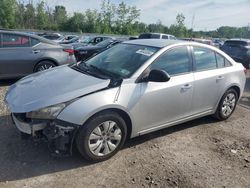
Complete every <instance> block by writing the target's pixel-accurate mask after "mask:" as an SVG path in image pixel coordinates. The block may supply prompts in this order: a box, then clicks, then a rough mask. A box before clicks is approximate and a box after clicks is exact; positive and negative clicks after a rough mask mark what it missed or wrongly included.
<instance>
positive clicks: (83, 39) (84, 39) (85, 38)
mask: <svg viewBox="0 0 250 188" xmlns="http://www.w3.org/2000/svg"><path fill="white" fill-rule="evenodd" d="M92 39H93V37H84V38H82V39H81V42H82V43H89V42H90V41H91V40H92Z"/></svg>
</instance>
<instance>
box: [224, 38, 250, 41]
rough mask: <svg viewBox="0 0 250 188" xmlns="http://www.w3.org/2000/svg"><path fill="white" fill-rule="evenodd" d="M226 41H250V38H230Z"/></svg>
mask: <svg viewBox="0 0 250 188" xmlns="http://www.w3.org/2000/svg"><path fill="white" fill-rule="evenodd" d="M226 41H243V42H250V39H237V38H235V39H229V40H226Z"/></svg>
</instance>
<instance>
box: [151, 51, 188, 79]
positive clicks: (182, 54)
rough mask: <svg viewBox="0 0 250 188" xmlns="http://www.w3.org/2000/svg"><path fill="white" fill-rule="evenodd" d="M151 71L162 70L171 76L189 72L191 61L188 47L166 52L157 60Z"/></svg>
mask: <svg viewBox="0 0 250 188" xmlns="http://www.w3.org/2000/svg"><path fill="white" fill-rule="evenodd" d="M151 69H162V70H165V71H166V72H167V73H168V74H169V75H176V74H182V73H186V72H189V71H190V61H189V55H188V50H187V47H177V48H174V49H171V50H170V51H167V52H165V53H164V54H162V55H161V56H160V57H159V58H157V59H156V60H155V62H154V63H153V64H152V66H151Z"/></svg>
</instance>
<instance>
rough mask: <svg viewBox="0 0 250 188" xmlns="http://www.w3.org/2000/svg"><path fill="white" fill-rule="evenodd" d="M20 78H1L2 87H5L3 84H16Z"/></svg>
mask: <svg viewBox="0 0 250 188" xmlns="http://www.w3.org/2000/svg"><path fill="white" fill-rule="evenodd" d="M17 81H18V79H11V80H10V79H8V80H1V81H0V87H3V86H10V85H12V84H14V83H15V82H17Z"/></svg>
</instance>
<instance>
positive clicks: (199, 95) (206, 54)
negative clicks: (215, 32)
mask: <svg viewBox="0 0 250 188" xmlns="http://www.w3.org/2000/svg"><path fill="white" fill-rule="evenodd" d="M193 58H194V62H195V72H194V79H195V81H194V95H193V104H192V110H193V111H194V112H193V113H194V114H199V113H207V112H209V111H212V110H213V109H214V108H215V107H216V105H217V103H218V100H219V98H220V97H221V96H220V95H221V93H220V92H221V91H220V88H222V87H223V85H225V75H224V72H223V71H222V70H221V69H219V68H218V65H217V64H218V63H217V59H216V53H215V52H214V51H212V50H210V49H208V48H203V47H195V46H194V47H193Z"/></svg>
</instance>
